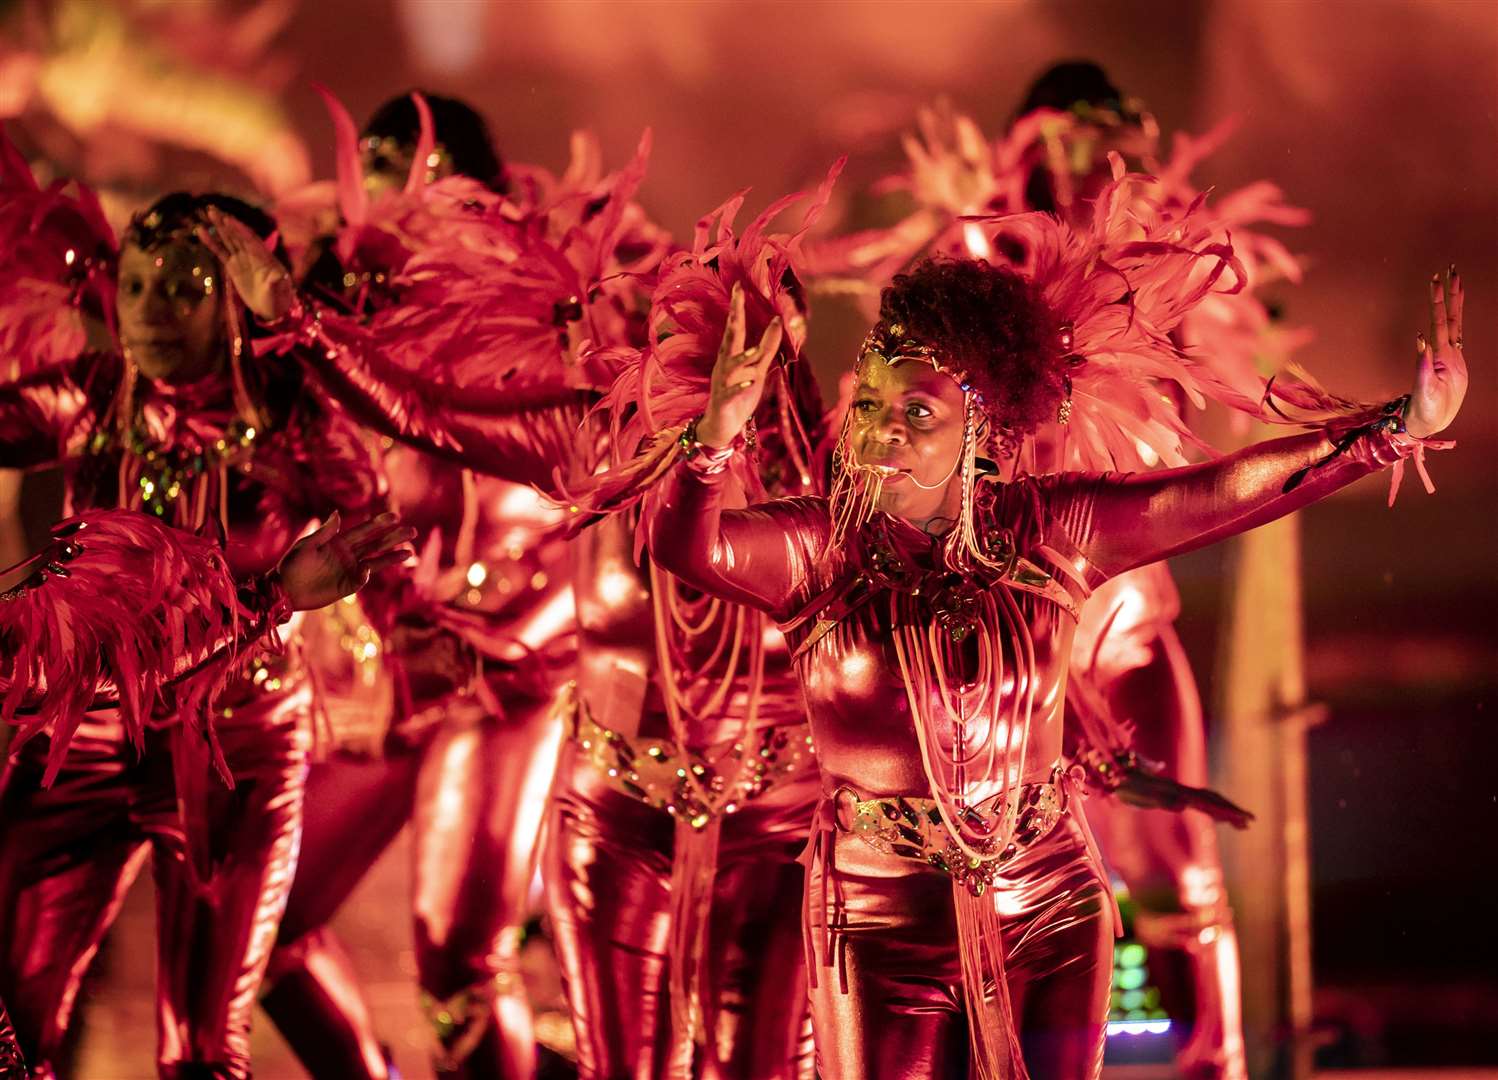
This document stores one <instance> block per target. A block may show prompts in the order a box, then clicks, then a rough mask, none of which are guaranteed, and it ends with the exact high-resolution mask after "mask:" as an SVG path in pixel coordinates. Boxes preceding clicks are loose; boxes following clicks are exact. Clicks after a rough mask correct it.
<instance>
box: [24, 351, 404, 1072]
mask: <svg viewBox="0 0 1498 1080" xmlns="http://www.w3.org/2000/svg"><path fill="white" fill-rule="evenodd" d="M123 373H124V365H123V363H122V361H121V360H120V359H119V358H118V357H117V356H114V355H110V354H102V355H94V356H89V357H85V358H82V359H80V360H78V361H76V362H73V363H69V364H65V365H60V366H58V367H55V368H48V369H45V370H43V371H40V372H38V373H37V374H35V375H32V376H29V377H27V378H25V379H23V380H21V381H19V382H14V383H10V384H7V385H5V386H3V387H0V454H3V459H4V463H5V464H7V465H16V466H24V467H32V466H41V465H45V464H49V463H52V462H58V461H61V462H62V463H63V464H64V466H65V468H66V488H67V491H66V494H67V509H68V511H69V512H70V513H71V512H76V511H80V510H85V509H88V508H91V507H111V506H116V505H122V506H126V507H131V508H137V509H145V510H147V511H148V512H150V511H153V510H155V508H156V507H157V506H160V507H161V509H160V510H159V511H157V512H158V513H160V515H161V516H162V517H163V519H164V520H166V521H168V522H170V523H174V524H185V525H186V526H187V527H192V525H193V524H194V520H195V519H196V518H197V517H198V516H201V517H202V518H203V523H204V526H205V527H206V528H208V529H212V528H214V523H215V522H218V523H219V524H220V525H221V526H222V527H223V528H224V530H225V534H226V538H227V546H226V553H227V557H228V562H229V566H230V568H231V569H232V571H233V572H234V574H235V576H236V577H238V578H247V577H250V576H251V575H256V574H262V573H265V572H266V571H268V570H270V569H272V568H273V567H274V566H275V565H276V563H277V561H278V560H279V558H280V556H281V554H282V553H283V552H284V551H285V550H286V549H287V547H288V546H290V544H291V542H292V541H293V540H295V539H296V537H297V536H298V535H300V534H301V533H302V532H303V531H304V530H305V529H306V528H307V527H308V526H309V525H310V524H312V523H313V522H314V521H315V520H316V519H318V518H320V517H323V516H325V515H327V514H328V513H330V512H331V511H333V510H335V509H341V510H342V511H343V512H344V514H345V517H346V519H347V520H350V521H351V522H357V521H360V520H363V519H364V518H365V517H368V516H369V515H370V514H371V513H372V512H373V511H374V510H375V509H377V500H378V495H379V492H378V482H377V476H376V473H375V471H374V469H373V467H372V464H371V462H370V460H369V457H368V455H367V454H366V453H365V452H364V451H363V449H362V447H361V446H360V444H359V442H358V440H357V438H356V437H355V436H354V434H353V432H352V431H351V429H349V428H347V427H346V426H345V425H341V424H339V423H336V422H335V421H334V420H333V418H330V417H328V416H327V415H325V414H324V413H322V412H321V410H318V409H316V408H315V407H312V406H311V405H309V404H308V402H307V399H306V398H305V397H304V396H303V394H302V390H301V385H300V379H299V377H298V372H297V369H296V367H295V366H294V365H288V366H285V367H281V368H278V369H275V371H274V373H273V374H272V375H271V376H270V377H269V378H268V379H267V380H266V385H265V386H264V387H263V395H262V401H261V407H262V409H264V410H265V411H266V412H268V413H269V414H270V424H269V426H268V427H267V428H266V429H265V430H260V431H255V432H254V434H253V435H249V436H248V437H247V436H246V434H245V432H244V430H243V428H242V427H237V426H236V425H235V422H234V417H233V410H232V408H231V407H230V398H231V390H230V387H229V386H228V384H227V381H226V380H221V379H217V378H211V379H208V380H205V381H203V382H200V383H197V384H194V385H193V386H190V387H184V388H168V387H164V386H157V385H154V384H151V383H149V382H148V381H147V380H145V379H142V380H140V383H139V385H138V387H137V388H136V394H135V401H136V409H137V411H136V414H135V415H136V416H137V418H138V423H137V424H136V425H135V426H134V429H133V430H134V434H133V435H121V434H119V433H117V432H116V431H115V430H114V428H113V426H112V425H108V424H106V423H105V421H104V417H105V416H106V415H107V412H108V409H109V407H110V402H111V401H112V400H113V398H114V396H115V391H116V388H117V387H118V385H119V381H120V379H121V377H122V375H123ZM173 462H175V463H176V464H178V465H181V466H182V469H181V471H179V472H176V473H168V472H166V471H164V470H165V469H166V467H167V465H168V464H170V463H173ZM122 478H124V479H125V480H126V482H127V486H125V487H124V489H123V490H121V479H122ZM179 519H180V520H179ZM307 701H308V698H307V688H306V685H305V680H304V678H303V677H302V673H301V671H300V670H299V668H298V666H297V665H296V664H295V662H294V657H293V656H292V655H290V654H288V655H286V656H283V657H279V658H272V659H271V660H269V661H267V662H265V663H261V664H257V665H256V666H255V667H254V668H253V669H252V670H251V671H249V672H247V673H246V675H245V676H244V677H243V678H240V679H238V680H237V681H236V682H234V683H231V685H230V686H229V687H228V688H227V689H226V690H225V691H224V693H223V694H222V695H221V696H220V697H219V699H218V702H217V706H216V714H215V715H216V721H215V722H216V726H217V730H218V732H219V738H220V742H221V744H222V749H223V753H224V757H225V760H226V763H227V765H228V767H229V769H230V771H231V772H232V774H233V776H234V779H235V785H236V786H235V788H234V789H233V790H232V791H231V790H229V789H228V788H227V787H225V786H224V785H223V784H222V783H221V782H220V781H219V780H218V779H217V778H216V777H214V776H212V775H210V770H211V768H212V766H211V764H210V762H209V761H208V760H207V757H206V753H205V752H204V750H203V749H202V745H201V740H197V739H189V738H185V737H183V736H182V734H181V733H182V727H181V725H180V724H178V723H176V722H175V720H174V718H173V717H171V716H162V717H160V718H159V721H158V722H157V723H156V724H154V725H152V727H151V728H150V729H149V730H148V732H147V736H146V747H145V753H144V754H143V755H142V756H140V757H137V756H136V753H135V751H134V749H133V748H131V747H130V745H129V744H128V742H127V740H126V737H125V733H124V729H123V727H122V726H121V724H120V723H119V719H118V715H117V714H116V713H114V712H112V711H103V712H95V713H91V714H89V716H88V717H87V718H86V719H85V721H84V723H83V724H82V725H81V726H80V727H79V729H78V731H77V733H76V734H75V735H74V737H73V739H72V742H71V745H70V749H69V753H68V757H67V759H66V761H65V763H64V766H63V769H62V771H61V773H60V774H59V775H58V777H57V780H56V782H55V783H54V784H53V785H52V786H51V787H50V788H43V787H42V786H41V775H42V767H43V763H44V758H45V753H46V739H44V738H39V739H36V740H33V741H32V742H30V743H28V744H26V745H25V746H24V747H22V748H21V749H19V750H17V751H15V752H14V753H13V754H12V756H11V759H10V760H9V761H8V763H7V765H6V769H5V776H4V782H3V791H0V817H3V819H4V821H5V823H6V827H5V829H4V830H3V832H0V928H3V941H4V944H3V946H0V997H3V998H4V1000H5V1001H6V1002H7V1003H8V1004H9V1005H10V1007H11V1009H12V1015H13V1017H14V1020H15V1024H16V1029H17V1033H18V1034H19V1036H20V1041H21V1046H22V1048H23V1050H24V1051H25V1053H26V1056H27V1059H28V1061H30V1062H31V1064H32V1066H33V1068H34V1069H35V1070H36V1071H37V1073H38V1075H40V1076H50V1075H52V1072H51V1070H52V1066H51V1061H52V1059H53V1058H54V1056H55V1055H56V1054H57V1052H58V1050H59V1048H60V1047H61V1044H62V1040H63V1037H64V1034H65V1031H66V1027H67V1023H68V1019H69V1016H70V1014H71V1011H72V1007H73V1003H74V998H75V996H76V994H77V990H78V985H79V981H80V979H81V977H82V975H83V973H84V971H85V969H86V968H87V967H88V964H89V962H90V960H91V959H92V958H93V955H94V953H95V951H96V950H97V949H98V947H99V943H100V940H101V939H102V937H103V935H104V932H105V930H106V929H107V928H108V927H109V925H110V923H111V921H112V920H113V918H114V916H115V914H116V913H117V912H118V910H119V905H120V903H121V901H122V900H123V899H124V894H125V890H126V889H127V887H128V886H129V884H130V882H131V880H132V879H133V878H134V876H135V874H136V873H137V872H138V871H139V869H140V868H141V865H142V863H143V862H144V860H145V857H146V855H147V854H148V853H153V854H154V858H153V864H152V865H153V875H154V878H155V883H156V891H157V904H158V942H157V955H158V961H157V963H158V967H157V998H158V1021H159V1046H158V1061H159V1069H160V1072H161V1075H162V1076H165V1077H189V1076H191V1077H209V1076H212V1077H246V1076H248V1075H249V1074H250V1064H249V1028H250V1020H251V1017H252V1014H253V1010H254V1003H255V991H256V988H257V986H258V984H259V982H260V978H261V975H262V973H263V972H264V970H265V964H266V961H267V959H268V957H269V955H270V951H271V944H272V942H273V940H274V934H275V926H276V924H277V922H278V921H279V919H280V917H281V912H282V909H283V907H284V906H285V902H286V896H287V892H288V890H289V888H290V885H291V875H292V870H293V867H294V866H295V862H296V851H297V845H298V840H299V832H300V828H301V807H302V791H303V784H304V781H305V776H306V768H307V766H306V759H307V752H308V745H309V740H310V727H309V724H308V709H307Z"/></svg>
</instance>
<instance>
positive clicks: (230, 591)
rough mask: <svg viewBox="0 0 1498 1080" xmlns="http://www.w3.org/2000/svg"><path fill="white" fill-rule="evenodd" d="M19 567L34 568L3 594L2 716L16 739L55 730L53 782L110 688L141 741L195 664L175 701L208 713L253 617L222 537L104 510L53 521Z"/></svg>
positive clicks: (185, 715) (193, 713)
mask: <svg viewBox="0 0 1498 1080" xmlns="http://www.w3.org/2000/svg"><path fill="white" fill-rule="evenodd" d="M19 569H20V572H22V573H27V572H28V571H29V573H28V576H27V577H25V579H24V580H23V581H22V582H21V583H19V584H18V585H17V586H15V587H14V588H12V589H11V590H10V591H9V592H6V593H3V594H0V695H3V699H0V700H3V704H0V721H4V722H6V723H19V725H20V733H19V737H18V742H23V741H25V740H26V739H29V738H31V737H32V736H34V735H36V734H38V733H40V732H46V733H48V734H49V735H50V736H51V746H50V747H49V750H48V759H47V772H46V776H45V778H44V782H45V783H50V782H51V780H52V777H53V776H55V775H56V772H57V769H58V767H59V766H60V765H61V764H62V760H63V757H64V755H65V754H66V753H67V747H68V741H69V739H70V738H71V737H72V734H73V731H74V730H75V729H76V728H77V726H78V724H79V722H80V721H81V720H82V719H83V714H84V712H85V711H86V710H87V709H89V708H90V706H91V705H92V703H93V702H94V701H95V700H96V699H97V698H99V697H101V696H104V697H108V696H117V697H118V700H119V708H120V714H121V717H122V720H123V722H124V724H125V727H126V730H127V731H128V732H129V733H130V738H131V740H132V742H133V743H134V745H135V747H136V749H137V751H139V750H140V749H142V748H143V744H144V735H145V728H146V726H147V724H148V723H150V721H151V718H152V716H153V714H155V713H156V712H157V711H158V710H159V709H161V708H162V707H163V706H164V705H165V704H166V703H167V700H168V699H167V695H166V684H167V683H168V682H169V681H170V680H172V679H174V678H176V677H178V676H181V675H183V674H184V673H186V672H191V674H190V675H189V676H188V677H187V678H185V679H183V680H182V681H181V682H180V683H179V684H178V685H177V687H176V688H175V694H174V698H173V701H172V704H173V708H174V710H175V711H176V713H177V715H179V716H180V717H181V719H182V721H183V722H184V723H187V724H189V725H199V724H202V725H206V724H207V723H208V719H207V707H208V705H209V703H210V702H211V700H212V697H213V695H214V694H215V693H216V692H217V691H218V690H219V689H220V688H221V686H222V684H223V682H224V681H225V680H226V679H227V678H228V677H229V676H230V675H231V674H232V673H233V671H234V670H235V668H236V661H237V660H238V659H239V657H238V656H237V655H236V653H237V645H236V642H237V641H238V639H239V637H240V635H241V633H243V632H244V630H245V629H246V627H247V626H248V623H246V622H245V620H247V619H249V618H250V613H249V612H247V611H246V610H245V609H244V608H243V606H242V605H241V603H240V600H239V598H238V595H237V592H236V587H235V582H234V578H233V576H232V575H231V574H230V572H229V568H228V565H227V564H226V563H225V561H224V557H223V553H222V551H221V550H220V549H219V547H218V545H217V544H215V543H214V542H212V541H211V540H207V539H204V538H202V537H198V536H193V535H191V534H189V533H185V532H182V531H180V530H177V529H171V528H168V527H166V526H165V525H162V524H161V523H160V522H158V521H156V520H155V519H154V518H151V517H148V516H147V515H145V514H140V513H136V512H135V511H132V510H99V511H93V512H90V513H88V514H86V515H82V516H79V517H75V518H71V519H69V520H68V521H64V522H62V523H60V524H59V525H57V526H55V527H54V529H53V540H52V542H51V544H50V545H49V546H48V549H47V550H46V551H44V552H42V553H41V554H40V555H38V556H36V557H35V558H33V559H31V560H28V562H27V563H26V564H22V567H21V568H19ZM226 645H228V646H230V647H229V648H228V649H224V646H226ZM216 650H222V651H221V652H218V653H216V652H215V651H216ZM210 657H212V661H211V662H210V663H207V664H204V661H205V660H208V659H209V658H210ZM198 665H201V669H197V666H198ZM208 734H210V735H211V732H208ZM226 779H227V778H226Z"/></svg>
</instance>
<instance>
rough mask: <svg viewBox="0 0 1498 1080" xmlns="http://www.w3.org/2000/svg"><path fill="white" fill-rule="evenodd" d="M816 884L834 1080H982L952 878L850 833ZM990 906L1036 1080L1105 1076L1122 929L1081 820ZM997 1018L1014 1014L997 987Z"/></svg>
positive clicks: (820, 1028)
mask: <svg viewBox="0 0 1498 1080" xmlns="http://www.w3.org/2000/svg"><path fill="white" fill-rule="evenodd" d="M823 875H826V877H827V880H826V881H825V882H824V881H823ZM808 878H809V880H808V882H807V888H808V896H809V897H810V898H811V899H810V903H811V904H812V905H813V907H811V908H809V910H810V911H812V912H813V913H814V917H813V919H812V927H813V929H812V932H811V935H810V940H811V944H812V947H813V948H814V949H815V950H816V952H817V959H818V966H817V968H816V970H815V976H816V984H815V986H813V988H812V990H811V1003H812V1023H813V1027H814V1030H815V1032H816V1052H817V1072H818V1075H819V1076H820V1077H821V1078H822V1080H906V1078H908V1077H917V1076H919V1077H943V1078H961V1077H973V1076H976V1071H975V1069H974V1067H973V1062H972V1058H971V1052H970V1050H969V1032H968V1019H967V1009H966V1002H965V1000H964V996H963V995H964V991H963V981H962V967H961V958H960V955H959V951H958V927H957V916H956V911H955V905H954V902H953V895H952V879H951V878H950V877H949V876H947V875H946V874H944V873H941V872H939V871H937V870H934V869H931V868H930V867H926V866H924V865H922V864H921V863H919V862H916V861H914V860H912V859H908V858H902V857H900V856H898V855H891V854H885V853H883V852H880V851H876V850H874V849H873V848H871V847H869V846H868V845H867V844H866V843H864V842H863V841H862V840H860V839H859V838H858V837H857V836H854V835H853V834H851V833H846V832H838V833H836V834H835V839H834V841H833V857H832V866H831V867H830V868H829V867H828V866H826V865H825V864H824V862H823V859H822V858H821V856H820V854H819V855H818V857H817V858H815V859H814V860H813V864H812V870H811V873H810V874H809V875H808ZM824 885H825V887H824ZM824 897H825V898H826V899H825V902H824V899H823V898H824ZM986 897H989V898H991V899H992V902H993V903H994V904H996V905H997V910H998V913H999V919H1000V925H1001V927H1002V935H1003V945H1004V974H1005V978H1006V983H1007V987H1008V996H1009V1004H1010V1008H1011V1010H1012V1012H1013V1018H1014V1025H1015V1028H1016V1030H1017V1032H1018V1035H1019V1042H1020V1046H1021V1048H1022V1050H1023V1054H1024V1060H1025V1065H1026V1067H1027V1069H1028V1071H1029V1075H1030V1077H1031V1078H1032V1080H1085V1078H1092V1077H1095V1076H1097V1074H1098V1072H1099V1070H1100V1069H1101V1068H1102V1057H1103V1043H1104V1038H1105V1032H1106V1027H1107V1013H1108V991H1109V983H1110V980H1111V978H1112V974H1113V917H1112V910H1111V905H1110V903H1109V901H1108V898H1107V895H1106V893H1105V891H1104V888H1103V885H1102V884H1101V880H1100V877H1099V870H1098V869H1097V868H1096V867H1095V865H1094V862H1093V860H1092V858H1091V856H1090V855H1089V854H1088V848H1087V844H1086V842H1085V839H1084V836H1083V834H1082V832H1081V829H1080V827H1079V825H1078V823H1077V821H1076V819H1075V817H1074V815H1073V814H1071V813H1068V814H1067V815H1065V816H1064V817H1063V818H1062V819H1061V822H1060V823H1059V824H1058V825H1057V826H1056V828H1055V829H1053V830H1052V831H1051V833H1050V834H1049V835H1048V836H1046V837H1044V838H1043V839H1041V840H1040V841H1039V842H1037V843H1036V844H1034V845H1033V846H1032V847H1030V848H1029V849H1027V850H1026V851H1024V852H1023V853H1022V854H1020V855H1019V856H1018V857H1017V858H1016V859H1015V860H1014V861H1013V862H1012V863H1010V864H1009V866H1008V868H1007V870H1006V872H1005V875H1004V879H1003V883H1002V885H1001V886H998V887H996V888H995V889H993V890H991V891H990V892H989V893H987V894H986ZM816 906H822V911H821V912H820V913H819V914H820V918H817V917H816V912H815V908H816ZM818 923H820V924H821V926H818ZM822 926H825V927H827V928H828V929H826V930H825V934H826V935H827V936H826V937H823V936H822V935H823V933H824V930H823V929H822V928H821V927H822ZM825 959H830V960H831V961H832V963H831V966H825V965H824V964H823V961H824V960H825ZM985 1007H986V1008H992V1009H997V1010H1002V1005H1001V1003H1000V1000H999V997H998V995H997V994H996V993H994V988H993V987H989V988H988V993H987V994H986V1001H985Z"/></svg>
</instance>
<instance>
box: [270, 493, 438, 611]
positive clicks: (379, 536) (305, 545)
mask: <svg viewBox="0 0 1498 1080" xmlns="http://www.w3.org/2000/svg"><path fill="white" fill-rule="evenodd" d="M415 535H416V530H415V529H411V528H408V527H406V526H404V525H402V524H401V523H400V522H399V521H398V520H396V517H395V515H394V514H381V515H380V516H379V517H376V518H372V519H370V520H369V521H366V522H365V523H364V524H363V525H358V526H355V527H354V528H352V529H349V530H347V531H344V530H343V528H342V522H341V521H340V520H339V516H338V513H337V512H336V511H335V512H334V513H332V514H331V515H329V517H328V520H327V521H326V522H324V523H323V526H322V527H321V528H320V529H318V530H317V531H316V532H313V533H311V534H309V535H307V536H304V537H302V539H300V540H298V541H297V542H296V543H295V544H293V545H292V546H291V550H290V551H288V552H287V553H286V556H285V558H283V559H282V560H281V565H280V566H279V567H278V568H277V572H278V573H279V574H280V577H281V588H282V589H284V590H285V592H286V599H287V600H288V601H290V603H291V606H292V607H293V608H294V609H296V610H297V611H310V610H312V609H314V608H320V607H327V606H328V605H329V604H331V603H333V602H334V601H336V600H341V599H343V598H344V597H345V596H349V595H351V594H353V593H355V592H358V591H359V590H360V589H362V588H363V587H364V586H365V584H367V583H368V581H369V576H370V575H371V574H373V573H374V572H375V571H377V570H380V569H383V568H384V567H387V566H394V565H395V564H397V563H400V562H404V561H405V560H406V559H408V558H410V557H411V554H412V552H411V548H410V547H408V546H407V545H408V544H409V543H410V542H411V539H412V538H413V537H414V536H415Z"/></svg>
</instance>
